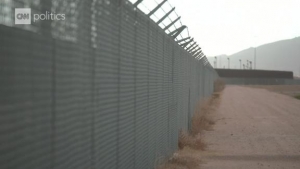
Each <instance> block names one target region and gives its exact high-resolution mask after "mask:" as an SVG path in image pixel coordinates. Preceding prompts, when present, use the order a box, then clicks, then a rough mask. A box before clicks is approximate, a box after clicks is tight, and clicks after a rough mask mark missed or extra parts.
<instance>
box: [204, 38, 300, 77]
mask: <svg viewBox="0 0 300 169" xmlns="http://www.w3.org/2000/svg"><path fill="white" fill-rule="evenodd" d="M254 51H255V50H254V48H249V49H245V50H242V51H240V52H238V53H235V54H233V55H230V56H227V55H220V56H217V58H218V68H224V67H225V68H228V60H227V58H228V57H229V58H230V68H231V69H239V68H240V62H239V60H240V59H241V60H242V64H245V65H246V64H247V60H250V61H252V62H253V63H254ZM208 60H209V61H210V63H211V65H212V66H214V61H215V59H214V57H208ZM242 67H243V66H242ZM253 67H254V66H253ZM256 69H263V70H283V71H293V72H294V75H295V76H299V77H300V37H297V38H294V39H289V40H282V41H277V42H273V43H269V44H265V45H262V46H258V47H257V48H256Z"/></svg>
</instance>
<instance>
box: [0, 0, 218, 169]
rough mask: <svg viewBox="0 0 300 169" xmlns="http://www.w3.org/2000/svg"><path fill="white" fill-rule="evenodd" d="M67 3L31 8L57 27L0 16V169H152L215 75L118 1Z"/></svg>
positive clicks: (172, 148) (209, 88) (206, 93)
mask: <svg viewBox="0 0 300 169" xmlns="http://www.w3.org/2000/svg"><path fill="white" fill-rule="evenodd" d="M16 2H20V1H16ZM33 2H35V3H36V2H37V1H33ZM70 2H72V3H69V1H58V0H57V1H56V0H53V1H45V0H41V1H40V4H39V3H36V4H33V6H34V7H36V8H35V9H34V10H36V11H39V9H43V10H45V9H46V10H47V9H48V10H51V9H53V8H55V7H57V10H56V13H59V12H62V11H63V10H65V11H66V13H67V15H66V18H68V16H70V18H71V17H72V19H69V20H66V21H65V22H59V21H52V22H50V21H44V22H42V21H41V22H37V23H34V24H32V25H27V26H26V25H23V26H22V25H10V24H7V23H9V22H8V21H10V20H9V19H7V18H9V17H11V16H9V15H2V20H1V21H0V115H1V118H0V168H1V169H68V168H70V169H87V168H91V169H93V168H95V169H96V168H97V169H100V168H101V169H117V168H118V169H150V168H154V167H155V165H156V164H157V163H159V162H161V161H162V160H164V159H165V158H166V157H168V156H170V155H171V154H172V153H173V152H174V151H175V150H176V149H177V140H178V132H179V130H180V129H183V130H188V128H189V126H190V121H191V117H192V114H193V112H194V109H195V106H196V105H197V103H198V101H199V100H201V99H202V98H204V97H207V96H209V95H210V94H211V93H212V92H213V81H214V80H215V79H216V78H217V77H218V75H217V74H216V72H215V71H214V70H213V69H212V67H211V66H210V65H209V64H207V62H206V61H204V59H196V58H195V57H193V55H192V54H191V53H189V52H187V50H185V49H184V48H182V47H180V46H179V45H178V43H177V42H175V41H174V38H173V37H172V36H170V35H167V34H166V33H165V32H164V31H163V30H162V29H161V28H160V27H159V26H157V24H156V23H155V22H153V21H152V20H151V19H149V17H147V16H146V15H145V14H144V13H143V12H141V11H140V10H139V9H136V8H135V7H134V6H133V5H132V4H131V3H130V2H128V1H123V0H111V1H108V0H105V1H101V0H99V1H95V0H91V1H83V0H82V1H79V0H77V1H76V0H74V1H70ZM9 3H11V4H14V1H13V0H12V1H4V3H3V1H2V2H1V3H0V7H1V8H0V9H1V10H2V11H1V12H2V14H3V13H4V12H5V10H4V9H6V6H9V5H10V4H9ZM15 4H16V3H15ZM23 5H24V4H23ZM20 6H21V7H22V4H21V5H20ZM33 6H32V7H33ZM13 7H18V6H16V5H15V6H13ZM59 9H60V10H61V11H60V10H59ZM6 11H7V10H6ZM3 16H5V17H7V18H5V17H3ZM12 17H13V16H12ZM3 18H4V19H3ZM6 21H7V22H6Z"/></svg>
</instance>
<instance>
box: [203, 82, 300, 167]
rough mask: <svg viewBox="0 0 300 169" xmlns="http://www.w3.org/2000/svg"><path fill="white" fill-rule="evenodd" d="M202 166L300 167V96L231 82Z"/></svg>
mask: <svg viewBox="0 0 300 169" xmlns="http://www.w3.org/2000/svg"><path fill="white" fill-rule="evenodd" d="M215 121H216V124H215V126H214V129H213V131H207V132H205V140H206V142H207V143H208V150H207V151H205V152H203V155H202V162H203V163H202V165H201V169H261V168H269V169H277V168H278V169H279V168H280V169H290V168H295V169H300V100H296V99H294V98H291V97H289V96H285V95H282V94H278V93H273V92H270V91H267V90H265V89H254V88H247V87H241V86H227V87H226V88H225V90H224V91H223V94H222V96H221V103H220V106H219V108H218V109H217V111H216V114H215Z"/></svg>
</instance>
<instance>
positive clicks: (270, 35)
mask: <svg viewBox="0 0 300 169" xmlns="http://www.w3.org/2000/svg"><path fill="white" fill-rule="evenodd" d="M148 1H156V2H160V1H161V0H148ZM169 2H170V3H171V4H172V6H175V7H176V12H177V13H178V14H179V15H180V16H181V21H182V23H183V24H184V25H187V26H188V27H189V32H190V35H191V36H192V37H194V38H195V39H196V41H197V42H198V44H199V45H200V46H201V47H202V50H203V51H204V53H205V54H206V55H207V56H214V55H220V54H228V55H230V54H233V53H236V52H238V51H240V50H243V49H246V48H249V47H253V46H259V45H262V44H265V43H270V42H274V41H278V40H282V39H290V38H294V37H298V36H300V0H169ZM148 6H149V8H150V9H151V8H152V7H151V5H148Z"/></svg>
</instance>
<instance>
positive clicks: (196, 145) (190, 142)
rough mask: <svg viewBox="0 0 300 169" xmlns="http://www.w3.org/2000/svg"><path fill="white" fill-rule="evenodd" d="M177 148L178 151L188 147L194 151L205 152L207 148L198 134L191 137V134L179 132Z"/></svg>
mask: <svg viewBox="0 0 300 169" xmlns="http://www.w3.org/2000/svg"><path fill="white" fill-rule="evenodd" d="M178 147H179V149H183V148H185V147H189V148H192V149H195V150H205V148H206V147H207V146H206V144H205V143H204V142H203V139H202V138H201V135H200V134H198V135H197V136H192V135H191V134H187V133H185V132H182V131H181V132H180V135H179V140H178Z"/></svg>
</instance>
